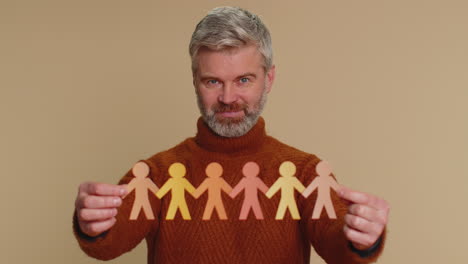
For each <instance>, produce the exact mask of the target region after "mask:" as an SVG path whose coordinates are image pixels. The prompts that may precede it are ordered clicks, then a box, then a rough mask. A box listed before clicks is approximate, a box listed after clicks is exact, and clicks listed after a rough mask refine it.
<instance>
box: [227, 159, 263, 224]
mask: <svg viewBox="0 0 468 264" xmlns="http://www.w3.org/2000/svg"><path fill="white" fill-rule="evenodd" d="M259 172H260V167H259V166H258V164H257V163H255V162H253V161H250V162H247V163H246V164H245V165H244V167H243V168H242V174H244V176H245V177H244V178H243V179H242V180H240V182H239V183H238V184H237V185H236V187H234V189H233V190H232V192H231V193H230V194H229V195H230V196H231V197H232V198H234V197H236V196H237V195H238V194H239V193H240V192H242V191H244V196H245V199H244V203H243V204H242V208H241V213H240V216H239V219H240V220H246V219H247V216H248V214H249V212H250V209H252V211H253V213H254V215H255V218H256V219H263V213H262V208H261V207H260V203H259V201H258V190H260V191H261V192H263V193H266V192H267V191H268V187H267V186H266V185H265V183H264V182H263V181H262V180H261V179H260V178H258V177H257V176H258V173H259Z"/></svg>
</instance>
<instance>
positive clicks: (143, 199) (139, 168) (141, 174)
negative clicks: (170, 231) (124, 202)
mask: <svg viewBox="0 0 468 264" xmlns="http://www.w3.org/2000/svg"><path fill="white" fill-rule="evenodd" d="M132 173H133V175H134V176H135V178H134V179H132V180H131V181H130V182H129V183H128V185H127V191H128V192H127V195H128V193H130V192H131V191H133V190H135V200H134V201H133V207H132V212H131V213H130V218H129V219H130V220H136V219H137V218H138V215H139V214H140V211H141V209H143V212H144V213H145V216H146V219H150V220H152V219H154V215H153V210H152V209H151V204H150V202H149V199H148V190H150V191H151V192H153V193H154V194H155V195H156V193H157V192H158V190H159V189H158V186H156V184H154V182H153V181H152V180H151V179H150V178H148V175H149V173H150V168H149V166H148V164H146V163H145V162H142V161H140V162H138V163H136V164H135V165H134V166H133V168H132Z"/></svg>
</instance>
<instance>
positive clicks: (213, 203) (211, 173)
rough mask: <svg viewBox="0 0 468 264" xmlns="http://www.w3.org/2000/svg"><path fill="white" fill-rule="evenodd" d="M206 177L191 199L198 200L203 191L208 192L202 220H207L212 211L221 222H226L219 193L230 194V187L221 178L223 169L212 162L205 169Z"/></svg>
mask: <svg viewBox="0 0 468 264" xmlns="http://www.w3.org/2000/svg"><path fill="white" fill-rule="evenodd" d="M205 172H206V175H207V176H208V178H207V179H205V180H204V181H203V182H202V184H200V186H199V187H198V188H197V190H196V191H195V192H194V193H193V194H192V195H193V197H195V198H198V197H200V195H202V194H203V193H204V192H205V191H208V202H207V203H206V207H205V212H204V213H203V220H208V219H210V217H211V214H212V212H213V210H214V209H216V212H218V217H219V219H221V220H226V219H227V215H226V211H225V210H224V205H223V201H222V200H221V191H225V192H226V193H228V194H229V193H230V192H231V191H232V188H231V186H230V185H229V184H228V183H227V182H226V181H225V180H224V179H223V178H221V175H222V174H223V167H221V165H220V164H219V163H217V162H212V163H210V164H208V166H207V167H206V170H205Z"/></svg>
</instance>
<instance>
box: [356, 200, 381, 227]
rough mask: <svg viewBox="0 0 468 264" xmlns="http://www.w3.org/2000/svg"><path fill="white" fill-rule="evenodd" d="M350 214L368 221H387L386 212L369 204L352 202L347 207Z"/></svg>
mask: <svg viewBox="0 0 468 264" xmlns="http://www.w3.org/2000/svg"><path fill="white" fill-rule="evenodd" d="M348 212H349V213H350V214H352V215H355V216H359V217H362V218H364V219H366V220H368V221H371V222H376V223H379V224H383V225H385V224H386V223H387V213H386V212H385V211H383V210H376V209H375V208H372V207H370V206H366V205H362V204H352V205H350V206H349V208H348Z"/></svg>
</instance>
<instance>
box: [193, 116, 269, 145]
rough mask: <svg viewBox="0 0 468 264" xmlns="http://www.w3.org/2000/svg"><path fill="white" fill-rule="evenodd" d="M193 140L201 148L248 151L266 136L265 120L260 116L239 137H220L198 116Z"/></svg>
mask: <svg viewBox="0 0 468 264" xmlns="http://www.w3.org/2000/svg"><path fill="white" fill-rule="evenodd" d="M197 128H198V131H197V135H196V136H195V142H196V143H197V144H198V145H199V146H200V147H202V148H204V149H206V150H209V151H212V152H224V153H233V152H250V151H252V150H255V149H258V148H259V147H260V146H261V145H262V144H263V141H264V140H265V138H266V132H265V121H264V120H263V118H262V117H260V118H259V119H258V121H257V123H256V124H255V125H254V126H253V127H252V128H251V129H250V130H249V132H247V133H246V134H245V135H243V136H240V137H230V138H228V137H222V136H220V135H217V134H216V133H215V132H213V131H212V130H211V129H210V128H209V127H208V125H207V124H206V123H205V122H204V121H203V118H199V119H198V122H197Z"/></svg>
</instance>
